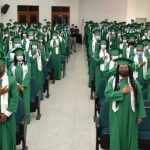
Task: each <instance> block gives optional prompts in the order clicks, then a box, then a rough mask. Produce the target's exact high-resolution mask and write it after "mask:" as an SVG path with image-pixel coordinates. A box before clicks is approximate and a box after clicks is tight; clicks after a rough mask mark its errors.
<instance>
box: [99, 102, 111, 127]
mask: <svg viewBox="0 0 150 150" xmlns="http://www.w3.org/2000/svg"><path fill="white" fill-rule="evenodd" d="M109 106H110V102H109V101H108V100H104V101H103V102H102V103H101V107H100V117H99V123H100V127H101V128H109Z"/></svg>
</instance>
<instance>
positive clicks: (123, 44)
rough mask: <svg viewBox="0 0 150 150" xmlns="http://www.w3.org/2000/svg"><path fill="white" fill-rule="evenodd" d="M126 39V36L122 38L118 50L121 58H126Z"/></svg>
mask: <svg viewBox="0 0 150 150" xmlns="http://www.w3.org/2000/svg"><path fill="white" fill-rule="evenodd" d="M127 42H128V37H127V36H126V35H123V36H122V43H121V44H120V47H119V49H121V51H120V54H121V57H122V58H127V54H126V53H127V47H128V43H127Z"/></svg>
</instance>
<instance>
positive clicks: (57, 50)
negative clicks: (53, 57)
mask: <svg viewBox="0 0 150 150" xmlns="http://www.w3.org/2000/svg"><path fill="white" fill-rule="evenodd" d="M53 43H54V40H53V39H52V40H51V42H50V46H51V47H53ZM56 45H58V47H56V48H55V53H56V54H57V55H58V54H59V40H58V39H57V40H56Z"/></svg>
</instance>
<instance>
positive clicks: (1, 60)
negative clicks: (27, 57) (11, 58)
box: [0, 57, 6, 66]
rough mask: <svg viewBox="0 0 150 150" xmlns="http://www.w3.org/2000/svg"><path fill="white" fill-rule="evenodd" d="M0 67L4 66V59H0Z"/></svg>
mask: <svg viewBox="0 0 150 150" xmlns="http://www.w3.org/2000/svg"><path fill="white" fill-rule="evenodd" d="M0 66H6V58H5V57H0Z"/></svg>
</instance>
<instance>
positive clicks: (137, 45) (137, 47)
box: [136, 43, 144, 49]
mask: <svg viewBox="0 0 150 150" xmlns="http://www.w3.org/2000/svg"><path fill="white" fill-rule="evenodd" d="M143 48H144V45H143V44H142V43H137V44H136V49H143Z"/></svg>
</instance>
